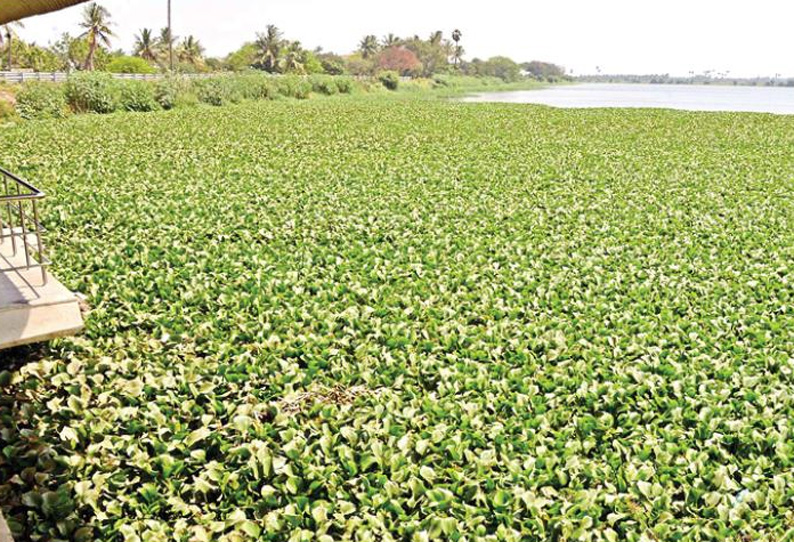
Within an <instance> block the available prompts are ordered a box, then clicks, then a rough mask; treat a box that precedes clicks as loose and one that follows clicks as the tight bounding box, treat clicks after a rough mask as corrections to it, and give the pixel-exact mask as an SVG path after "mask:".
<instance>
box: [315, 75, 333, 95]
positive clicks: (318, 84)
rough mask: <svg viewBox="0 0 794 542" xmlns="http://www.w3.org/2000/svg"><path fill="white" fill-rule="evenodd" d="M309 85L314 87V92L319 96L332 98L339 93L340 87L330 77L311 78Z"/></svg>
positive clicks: (317, 76) (318, 76)
mask: <svg viewBox="0 0 794 542" xmlns="http://www.w3.org/2000/svg"><path fill="white" fill-rule="evenodd" d="M309 83H310V84H311V86H312V92H315V93H317V94H324V95H325V96H332V95H334V94H337V93H339V87H338V86H337V84H336V81H335V80H334V78H333V77H332V76H330V75H312V76H311V77H310V78H309Z"/></svg>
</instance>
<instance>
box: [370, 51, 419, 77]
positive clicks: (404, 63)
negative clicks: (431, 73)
mask: <svg viewBox="0 0 794 542" xmlns="http://www.w3.org/2000/svg"><path fill="white" fill-rule="evenodd" d="M378 67H379V68H380V69H381V70H388V71H396V72H399V74H400V75H413V74H415V73H416V72H418V71H419V70H420V69H421V68H422V63H421V62H419V58H418V57H417V56H416V54H415V53H414V52H413V51H410V50H408V49H406V48H405V47H388V48H386V49H384V50H383V51H381V53H380V55H379V56H378Z"/></svg>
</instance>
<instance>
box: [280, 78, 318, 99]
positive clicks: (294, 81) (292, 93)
mask: <svg viewBox="0 0 794 542" xmlns="http://www.w3.org/2000/svg"><path fill="white" fill-rule="evenodd" d="M276 85H277V86H278V93H279V94H280V95H282V96H284V97H286V98H297V99H299V100H305V99H306V98H308V97H309V96H310V95H311V92H312V84H311V83H310V82H309V81H308V80H307V79H306V78H305V77H300V76H298V75H284V76H281V77H279V78H278V79H277V80H276Z"/></svg>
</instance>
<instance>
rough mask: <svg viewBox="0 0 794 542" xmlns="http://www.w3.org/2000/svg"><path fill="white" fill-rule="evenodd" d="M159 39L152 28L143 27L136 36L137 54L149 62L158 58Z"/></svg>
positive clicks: (135, 49)
mask: <svg viewBox="0 0 794 542" xmlns="http://www.w3.org/2000/svg"><path fill="white" fill-rule="evenodd" d="M157 45H158V43H157V39H156V38H155V37H154V33H153V32H152V29H151V28H143V29H141V33H140V34H138V35H137V36H135V48H134V51H135V56H139V57H141V58H142V59H144V60H147V61H149V62H155V61H156V60H157Z"/></svg>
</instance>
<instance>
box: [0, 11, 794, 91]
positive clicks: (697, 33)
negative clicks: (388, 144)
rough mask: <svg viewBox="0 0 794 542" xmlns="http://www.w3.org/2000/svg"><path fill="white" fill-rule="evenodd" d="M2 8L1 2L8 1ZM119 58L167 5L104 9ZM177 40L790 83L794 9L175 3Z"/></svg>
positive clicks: (60, 23)
mask: <svg viewBox="0 0 794 542" xmlns="http://www.w3.org/2000/svg"><path fill="white" fill-rule="evenodd" d="M0 1H1V0H0ZM100 3H101V4H102V5H104V6H105V7H107V8H108V9H109V10H110V12H111V14H112V16H113V21H115V32H116V34H117V36H118V37H117V39H116V40H115V41H114V43H113V45H114V47H122V48H124V49H130V48H131V46H132V43H133V38H134V35H135V34H136V33H137V32H138V31H139V30H140V29H141V28H143V27H152V28H155V29H159V28H160V27H163V26H165V25H166V0H101V1H100ZM173 6H174V7H173V10H174V33H175V34H176V35H178V36H186V35H188V34H194V35H195V36H197V37H198V38H199V39H200V40H201V42H202V43H203V44H204V46H205V47H206V48H207V53H208V54H209V55H212V56H223V55H225V54H226V53H228V52H230V51H232V50H234V49H236V48H238V47H239V46H240V44H241V43H243V42H244V41H247V40H252V39H253V37H254V35H255V33H256V32H257V31H261V30H263V29H264V28H265V25H267V24H275V25H277V26H279V27H280V28H281V29H282V30H283V31H284V33H285V37H287V38H290V39H297V40H300V41H301V42H302V43H303V45H304V46H306V47H309V48H314V47H316V46H322V47H323V48H324V49H325V50H331V51H335V52H339V53H347V52H350V51H352V50H353V49H355V48H356V45H357V43H358V41H359V40H360V39H361V37H362V36H364V35H365V34H376V35H377V36H379V37H380V36H383V35H384V34H387V33H389V32H393V33H395V34H397V35H400V36H409V35H413V34H419V35H421V36H423V37H427V35H429V34H430V32H432V31H433V30H443V31H444V32H445V34H446V35H447V36H449V33H450V32H451V31H452V29H454V28H460V29H461V30H462V31H463V41H462V45H464V47H465V49H466V52H467V57H468V58H472V57H474V56H479V57H481V58H487V57H489V56H493V55H498V54H504V55H507V56H510V57H512V58H513V59H514V60H517V61H524V60H547V61H551V62H556V63H559V64H562V65H564V66H566V67H567V68H569V69H571V68H572V69H573V70H574V71H575V73H577V74H583V73H594V72H595V70H596V66H600V67H601V70H602V72H603V73H671V74H674V75H686V74H687V73H688V72H689V71H690V70H693V71H695V72H702V71H704V70H715V71H718V72H724V71H730V74H731V75H735V76H756V75H774V74H776V73H780V74H782V75H784V76H794V33H792V31H791V28H792V25H794V2H792V1H791V0H542V1H541V0H524V1H519V0H489V1H487V2H473V1H461V0H458V1H455V0H392V1H390V2H378V1H373V0H368V1H367V0H339V1H335V2H334V1H328V0H173ZM81 11H82V7H81V6H76V7H73V8H70V9H67V10H65V11H62V12H58V13H53V14H49V15H44V16H40V17H35V18H33V19H29V20H27V21H26V23H25V25H26V27H25V28H24V29H22V30H20V34H21V35H22V36H23V37H24V38H25V39H27V40H31V41H36V42H37V43H40V44H46V43H49V42H51V41H53V40H55V39H57V37H58V36H59V35H60V34H61V33H62V32H65V31H69V32H72V33H73V34H75V33H77V32H78V26H77V23H78V21H79V19H80V12H81Z"/></svg>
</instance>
